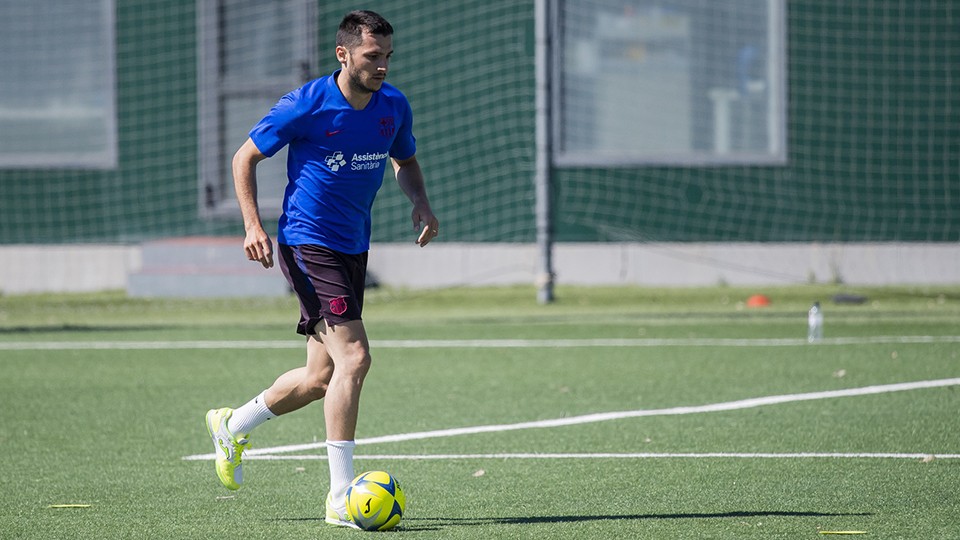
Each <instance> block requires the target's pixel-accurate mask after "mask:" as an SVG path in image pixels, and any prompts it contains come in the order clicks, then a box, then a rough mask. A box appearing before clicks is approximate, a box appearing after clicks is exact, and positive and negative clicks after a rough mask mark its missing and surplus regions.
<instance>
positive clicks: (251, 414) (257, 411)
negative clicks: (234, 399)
mask: <svg viewBox="0 0 960 540" xmlns="http://www.w3.org/2000/svg"><path fill="white" fill-rule="evenodd" d="M266 392H267V391H266V390H264V391H263V392H260V395H259V396H257V397H255V398H253V399H251V400H250V401H248V402H247V403H246V404H244V405H243V406H242V407H240V408H239V409H236V410H234V411H233V414H232V415H231V416H230V419H229V420H227V429H229V430H230V433H233V434H234V436H236V437H240V436H241V435H242V436H246V435H249V434H250V432H251V431H253V429H254V428H255V427H257V426H259V425H260V424H262V423H264V422H266V421H267V420H270V419H271V418H276V417H277V415H275V414H273V413H272V412H270V409H268V408H267V403H266V401H264V399H263V395H264V394H265V393H266Z"/></svg>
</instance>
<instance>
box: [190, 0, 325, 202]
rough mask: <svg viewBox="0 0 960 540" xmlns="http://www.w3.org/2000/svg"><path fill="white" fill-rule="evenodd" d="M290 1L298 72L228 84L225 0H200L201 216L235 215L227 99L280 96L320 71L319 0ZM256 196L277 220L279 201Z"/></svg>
mask: <svg viewBox="0 0 960 540" xmlns="http://www.w3.org/2000/svg"><path fill="white" fill-rule="evenodd" d="M286 1H289V2H291V3H292V5H293V7H294V8H295V9H296V10H297V12H298V13H300V15H301V16H300V17H297V20H296V21H295V27H294V28H292V29H291V30H290V31H291V32H292V34H293V40H292V41H293V42H294V43H297V44H299V46H298V52H299V53H300V55H301V58H300V60H299V61H298V62H297V64H298V65H299V72H298V73H291V74H290V78H289V80H285V81H283V82H279V81H275V80H274V81H265V82H264V81H253V82H250V83H248V84H243V85H236V84H231V85H229V86H228V84H227V83H226V82H225V81H224V80H223V77H222V76H221V75H222V68H223V65H222V61H221V59H222V57H223V54H222V53H223V45H224V42H225V39H224V36H222V35H221V34H222V32H221V28H222V27H223V25H222V22H223V21H222V19H221V17H222V10H223V2H224V0H197V47H198V50H197V93H198V99H197V105H198V106H197V112H198V118H197V130H198V136H197V139H198V141H197V142H198V152H199V154H198V172H199V178H198V182H197V185H198V190H197V206H198V209H199V214H200V216H201V217H202V218H206V219H209V218H228V217H229V218H233V217H236V216H237V208H238V206H237V201H236V198H235V196H234V195H233V189H232V187H231V186H232V183H233V174H232V171H230V170H229V168H228V166H227V165H226V164H227V163H228V161H227V157H228V156H231V155H232V154H233V152H235V151H236V148H228V147H227V133H226V132H225V131H226V125H227V124H228V119H227V118H226V111H225V109H226V106H225V105H226V102H227V101H228V100H229V99H230V98H238V97H260V98H263V97H269V98H270V99H271V100H277V99H279V98H280V97H281V96H282V95H284V94H286V93H287V92H289V91H290V90H291V89H292V88H291V84H292V83H294V84H302V83H305V82H307V81H309V80H311V79H312V78H314V77H315V73H316V72H317V61H318V54H317V28H318V21H317V11H316V5H315V2H314V0H286ZM266 113H267V110H266V109H264V111H263V114H266ZM249 127H252V126H248V128H249ZM274 159H277V156H274ZM261 191H262V190H261ZM258 199H259V203H260V207H261V213H262V215H263V217H265V218H274V217H277V216H278V215H279V208H280V203H281V201H280V200H279V199H273V198H271V197H269V196H265V195H264V194H263V193H262V192H261V193H260V194H259V196H258ZM271 209H273V210H271Z"/></svg>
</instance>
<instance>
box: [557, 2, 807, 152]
mask: <svg viewBox="0 0 960 540" xmlns="http://www.w3.org/2000/svg"><path fill="white" fill-rule="evenodd" d="M572 1H576V0H559V7H558V9H557V11H556V12H555V14H554V15H553V16H552V17H550V19H551V20H550V21H549V24H550V37H549V43H550V54H549V61H550V77H549V79H550V92H549V94H550V97H549V99H550V109H551V111H552V112H551V114H550V117H551V118H550V133H551V135H550V137H551V139H552V141H553V144H552V145H551V148H552V152H551V162H552V164H553V165H554V166H556V167H567V168H574V167H616V168H625V167H638V166H653V167H656V166H679V167H688V166H732V165H758V166H770V165H786V164H787V162H788V159H787V149H788V146H787V142H788V141H787V62H788V58H787V20H786V0H767V1H768V5H769V9H768V12H767V27H768V29H769V32H770V34H771V37H770V39H769V40H768V41H769V42H768V53H769V54H770V55H771V56H774V57H775V58H776V60H777V61H773V60H768V67H769V71H770V79H769V83H770V86H771V88H770V91H769V92H770V95H771V98H772V99H771V101H772V104H769V105H768V115H767V125H768V130H769V131H770V135H769V138H768V140H767V144H768V151H767V152H764V153H759V152H756V151H753V152H742V151H741V152H736V153H729V154H714V153H710V152H707V151H703V150H696V149H692V148H691V149H686V150H683V149H678V150H677V151H676V152H667V153H663V152H647V153H644V152H643V151H634V152H625V151H622V150H612V151H611V150H608V151H603V150H600V151H597V150H590V151H575V150H574V151H572V150H569V149H565V148H563V133H564V132H563V130H564V129H565V128H564V120H565V111H564V103H563V98H564V88H563V84H564V72H563V69H564V68H563V61H564V57H563V55H564V46H565V43H564V36H563V34H564V28H563V26H564V21H563V15H562V14H563V13H565V12H566V11H568V10H566V9H565V7H564V6H565V5H566V4H568V3H570V2H572Z"/></svg>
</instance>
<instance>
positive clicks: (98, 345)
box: [0, 336, 960, 351]
mask: <svg viewBox="0 0 960 540" xmlns="http://www.w3.org/2000/svg"><path fill="white" fill-rule="evenodd" d="M911 343H920V344H923V343H960V336H872V337H849V338H826V339H824V340H822V341H821V342H819V343H818V344H817V345H818V346H819V345H871V344H911ZM370 346H371V348H373V349H530V348H574V347H797V346H810V344H809V343H807V340H806V339H797V338H781V339H732V338H730V339H724V338H716V339H713V338H704V339H696V338H694V339H690V338H675V339H673V338H665V339H617V338H610V339H383V340H373V341H371V342H370ZM303 347H304V344H303V341H302V340H192V341H7V342H0V350H6V351H75V350H118V351H127V350H178V349H301V348H303Z"/></svg>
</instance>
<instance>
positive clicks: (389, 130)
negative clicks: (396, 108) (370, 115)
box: [380, 116, 397, 137]
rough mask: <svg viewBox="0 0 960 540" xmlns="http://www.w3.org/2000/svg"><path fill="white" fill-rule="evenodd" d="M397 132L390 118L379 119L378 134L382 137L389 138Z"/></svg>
mask: <svg viewBox="0 0 960 540" xmlns="http://www.w3.org/2000/svg"><path fill="white" fill-rule="evenodd" d="M396 130H397V128H396V126H394V124H393V117H392V116H385V117H383V118H381V119H380V134H381V135H383V136H384V137H391V136H393V133H394V132H395V131H396Z"/></svg>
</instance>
